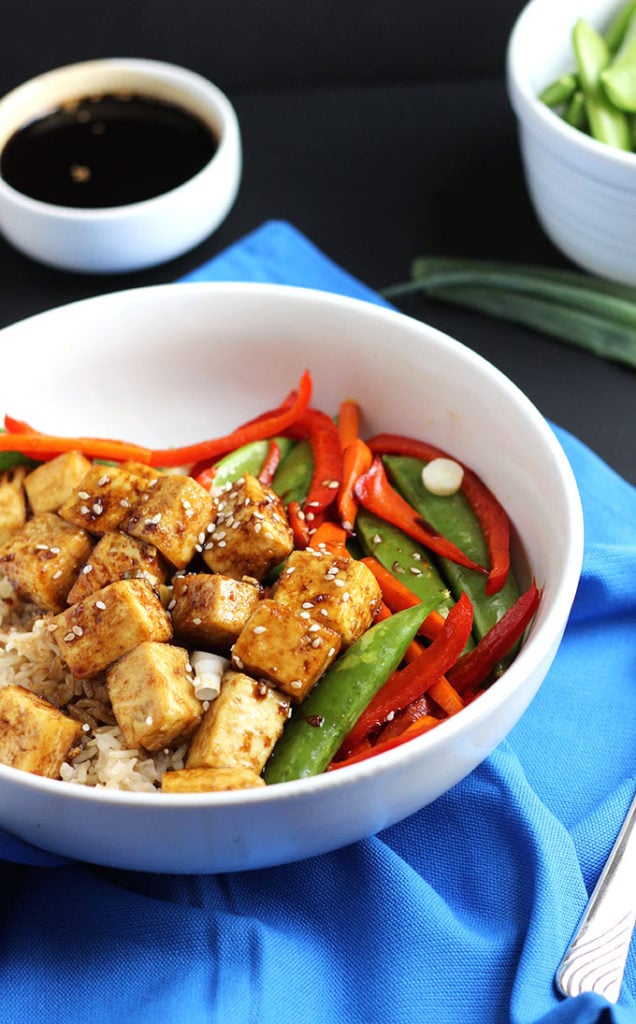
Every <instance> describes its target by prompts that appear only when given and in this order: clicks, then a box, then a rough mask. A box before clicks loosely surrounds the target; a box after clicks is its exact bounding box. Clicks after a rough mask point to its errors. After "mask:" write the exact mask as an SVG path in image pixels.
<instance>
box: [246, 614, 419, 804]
mask: <svg viewBox="0 0 636 1024" xmlns="http://www.w3.org/2000/svg"><path fill="white" fill-rule="evenodd" d="M430 611H431V608H430V606H429V607H427V606H426V605H424V604H420V605H416V606H415V607H414V608H407V609H406V610H405V611H402V612H398V613H397V614H396V615H392V616H391V617H390V618H388V619H384V620H383V621H381V622H378V623H376V625H375V626H371V629H368V630H367V632H366V633H364V634H363V635H362V636H361V637H360V639H359V640H357V641H356V642H355V643H354V644H352V646H351V647H349V648H348V650H346V651H345V652H344V654H342V655H341V656H340V657H339V658H338V660H337V661H336V662H335V663H334V664H333V665H332V667H331V668H330V669H329V670H328V671H327V672H326V673H325V675H324V676H323V677H322V679H320V680H319V681H318V682H317V683H316V686H315V687H314V689H313V690H312V691H311V693H310V694H309V696H308V697H307V698H306V700H305V701H304V702H303V703H302V704H301V705H300V706H299V707H297V708H296V710H295V711H294V713H293V715H292V717H291V718H290V720H289V722H288V723H287V725H286V726H285V731H284V732H283V735H282V736H281V738H280V739H279V741H278V743H277V744H276V746H275V747H274V750H273V753H272V755H271V757H270V759H269V761H268V762H267V765H266V766H265V771H264V774H263V778H264V779H265V782H266V783H267V784H268V785H272V784H274V783H277V782H290V781H291V780H292V779H303V778H308V777H309V776H311V775H320V774H321V773H322V772H324V771H325V769H326V768H327V766H328V765H329V763H330V762H331V760H332V758H333V756H334V754H335V753H336V751H337V750H338V748H339V746H340V744H341V743H342V741H343V740H344V738H345V736H347V735H348V734H349V732H350V731H351V729H352V727H353V725H354V724H355V723H356V721H357V720H358V718H359V717H360V715H361V714H362V712H363V711H364V709H365V708H366V706H367V705H368V704H369V702H370V701H371V700H372V699H373V697H374V696H375V695H376V693H377V692H378V690H379V689H380V687H381V686H382V685H383V683H384V682H386V680H387V679H388V678H389V676H390V675H391V673H392V672H393V671H394V670H395V669H396V668H397V667H398V665H399V664H400V662H401V661H402V658H403V656H404V652H405V651H406V649H407V647H408V646H409V644H410V643H411V641H412V640H413V638H414V637H415V634H416V633H417V631H418V629H419V628H420V626H421V625H422V623H423V621H424V619H425V618H426V616H427V614H428V613H429V612H430Z"/></svg>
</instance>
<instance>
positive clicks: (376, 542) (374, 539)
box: [371, 533, 382, 544]
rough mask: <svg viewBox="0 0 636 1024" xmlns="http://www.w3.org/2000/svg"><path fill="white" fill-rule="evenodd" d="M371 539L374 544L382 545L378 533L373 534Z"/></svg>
mask: <svg viewBox="0 0 636 1024" xmlns="http://www.w3.org/2000/svg"><path fill="white" fill-rule="evenodd" d="M371 539H372V541H373V543H374V544H381V543H382V537H381V536H380V534H379V533H374V534H373V537H372V538H371Z"/></svg>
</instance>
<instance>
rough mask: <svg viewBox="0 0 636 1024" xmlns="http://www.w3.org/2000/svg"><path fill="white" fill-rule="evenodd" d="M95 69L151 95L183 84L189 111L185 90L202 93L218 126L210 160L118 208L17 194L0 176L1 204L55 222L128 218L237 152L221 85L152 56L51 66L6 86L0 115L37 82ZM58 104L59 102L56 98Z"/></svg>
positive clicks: (156, 207) (157, 206)
mask: <svg viewBox="0 0 636 1024" xmlns="http://www.w3.org/2000/svg"><path fill="white" fill-rule="evenodd" d="M93 72H94V73H96V74H97V75H100V74H102V73H104V74H106V73H114V74H118V73H120V72H128V73H132V74H133V75H135V76H136V77H137V78H138V80H139V83H140V88H141V83H142V82H144V81H145V82H147V83H148V86H149V88H148V90H147V93H148V95H151V94H152V91H153V90H152V84H153V82H157V81H162V82H166V83H167V82H173V83H174V84H176V85H178V86H179V87H180V88H181V93H180V98H179V99H177V100H176V102H177V103H179V104H180V105H182V106H184V107H186V109H188V107H187V100H186V99H185V94H186V93H190V94H193V93H196V94H197V95H199V96H201V97H203V98H204V100H205V104H206V105H207V107H208V109H209V110H210V111H213V112H214V114H215V116H216V117H217V118H218V122H219V126H220V130H219V131H217V132H216V142H217V146H216V149H215V151H214V153H213V154H212V156H211V157H210V159H209V160H208V161H207V162H206V163H205V164H204V166H203V167H201V168H200V169H199V170H198V171H197V172H196V173H195V174H193V175H191V176H190V177H189V178H187V179H186V181H184V182H181V184H179V185H176V186H175V187H174V188H171V189H168V190H167V191H165V192H161V193H160V194H159V195H156V196H151V197H149V198H148V199H143V200H138V201H136V202H133V203H124V204H120V205H119V206H108V207H77V206H63V205H61V204H57V203H49V202H46V201H45V200H41V199H36V198H34V197H33V196H29V195H26V194H25V193H24V192H20V191H19V189H16V188H14V187H13V186H12V185H10V184H9V182H7V181H6V180H5V178H3V177H2V175H0V201H2V200H4V201H5V202H10V203H12V204H13V205H14V206H16V207H19V208H20V209H22V210H24V211H25V212H26V211H29V212H30V213H31V214H32V215H37V216H40V217H44V218H50V219H56V220H61V219H66V220H70V221H75V222H78V223H82V222H85V223H88V222H96V223H102V222H109V221H117V220H122V219H127V218H132V217H134V216H135V215H138V214H142V213H143V214H144V215H146V216H147V215H148V214H150V213H152V212H153V211H155V212H156V213H158V214H160V213H161V208H162V206H164V205H167V203H169V202H172V201H174V199H175V198H178V197H179V196H180V195H181V194H183V193H184V192H185V191H186V190H190V189H191V188H192V187H193V186H194V187H197V185H198V184H199V183H200V182H202V181H204V180H205V179H206V178H208V177H210V176H211V175H216V172H217V170H219V169H220V168H221V167H222V165H223V163H224V162H225V161H226V159H227V157H228V156H230V155H231V154H232V153H233V152H236V151H239V152H240V146H241V143H240V128H239V123H238V118H237V115H236V111H235V109H234V107H233V105H232V103H231V101H230V99H229V98H228V97H227V96H226V94H225V93H224V92H223V91H222V90H221V89H220V88H219V86H217V85H215V83H214V82H212V81H210V80H209V79H207V78H205V77H204V76H203V75H201V74H199V73H198V72H196V71H192V70H190V69H189V68H186V67H182V66H180V65H178V64H174V63H171V62H169V61H163V60H156V59H153V58H146V57H100V58H95V59H92V60H83V61H74V62H72V63H68V64H62V65H60V66H59V67H55V68H51V69H49V70H47V71H43V72H41V73H40V74H37V75H34V76H33V77H31V78H28V79H26V80H25V81H24V82H21V83H19V84H18V85H16V86H15V87H14V88H12V89H11V90H9V92H7V93H5V94H4V95H3V96H1V97H0V114H1V112H2V108H3V105H4V104H10V103H12V102H14V101H15V99H16V98H19V97H20V96H21V95H28V93H29V92H30V91H33V90H34V89H37V88H39V87H40V86H43V85H44V86H45V85H47V84H48V83H49V82H55V80H56V79H58V78H62V77H64V76H68V75H74V74H76V73H77V74H80V73H85V74H87V75H91V74H92V73H93ZM88 91H90V85H89V84H87V85H86V87H85V88H84V89H83V92H84V93H86V92H88ZM69 95H72V96H73V97H75V98H77V89H73V88H72V87H71V86H69ZM57 102H58V103H59V102H62V100H58V101H57ZM45 111H46V108H42V112H43V113H44V112H45ZM191 112H193V111H191ZM197 116H198V117H199V118H200V119H202V117H201V114H200V113H197ZM206 123H207V126H208V127H209V128H210V129H212V125H211V123H210V122H206ZM21 124H24V121H22V122H21ZM19 127H20V125H16V127H15V128H14V129H13V130H12V131H11V132H10V133H9V134H8V135H7V137H6V139H5V140H4V142H3V143H2V144H1V145H0V153H1V152H2V149H3V148H4V146H5V145H6V142H8V140H9V139H10V138H11V135H12V134H13V132H15V131H17V130H18V128H19ZM233 188H234V183H232V182H228V184H227V186H226V190H227V191H228V193H229V192H231V191H232V190H233Z"/></svg>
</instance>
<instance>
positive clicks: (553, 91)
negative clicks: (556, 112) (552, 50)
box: [539, 73, 579, 107]
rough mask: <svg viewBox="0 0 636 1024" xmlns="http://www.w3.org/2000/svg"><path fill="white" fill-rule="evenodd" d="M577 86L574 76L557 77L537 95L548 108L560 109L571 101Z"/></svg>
mask: <svg viewBox="0 0 636 1024" xmlns="http://www.w3.org/2000/svg"><path fill="white" fill-rule="evenodd" d="M578 84H579V83H578V79H577V77H576V75H572V74H569V73H568V74H565V75H559V77H558V78H555V79H554V81H553V82H550V84H549V85H547V86H546V87H545V89H544V90H543V92H541V93H540V94H539V99H540V100H541V101H542V102H543V103H545V104H546V106H548V107H560V106H562V105H563V104H564V103H568V102H569V101H570V100H571V99H572V97H573V96H574V93H575V92H576V90H577V88H578Z"/></svg>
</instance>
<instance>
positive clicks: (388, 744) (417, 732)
mask: <svg viewBox="0 0 636 1024" xmlns="http://www.w3.org/2000/svg"><path fill="white" fill-rule="evenodd" d="M443 721H444V719H443V718H435V717H434V716H433V715H421V717H420V718H418V719H417V720H416V721H415V722H413V723H412V724H411V725H409V727H408V728H407V729H405V730H404V732H402V733H400V735H399V736H393V737H391V739H388V740H385V741H382V740H380V741H379V742H378V743H376V744H375V746H371V747H364V746H362V747H361V749H359V750H356V752H355V753H353V754H350V755H349V757H347V758H345V760H344V761H332V762H331V764H330V765H329V767H328V769H327V771H335V770H336V769H337V768H346V767H347V765H350V764H357V763H358V762H359V761H366V760H367V758H369V757H375V756H376V755H377V754H383V753H384V752H385V751H387V750H393V749H394V748H395V747H400V746H401V745H402V744H403V743H408V741H409V740H412V739H413V738H414V737H415V736H421V735H422V734H423V733H425V732H430V730H431V729H434V728H435V726H436V725H440V723H441V722H443Z"/></svg>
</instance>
